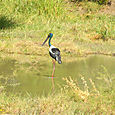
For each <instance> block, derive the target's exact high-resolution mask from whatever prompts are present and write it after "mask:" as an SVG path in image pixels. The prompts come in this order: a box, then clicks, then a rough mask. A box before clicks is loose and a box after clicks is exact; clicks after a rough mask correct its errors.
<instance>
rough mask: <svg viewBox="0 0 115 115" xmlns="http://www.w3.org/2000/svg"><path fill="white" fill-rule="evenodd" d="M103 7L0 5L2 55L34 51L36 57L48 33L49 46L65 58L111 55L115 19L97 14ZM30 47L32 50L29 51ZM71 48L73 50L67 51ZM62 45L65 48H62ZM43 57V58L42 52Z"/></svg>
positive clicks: (42, 3)
mask: <svg viewBox="0 0 115 115" xmlns="http://www.w3.org/2000/svg"><path fill="white" fill-rule="evenodd" d="M103 7H104V6H100V5H99V4H97V3H94V2H80V3H74V4H73V3H70V2H65V1H61V0H55V1H53V0H52V1H51V2H49V1H39V0H38V1H36V0H31V1H30V0H27V1H20V0H18V1H14V0H11V1H9V0H5V1H4V2H3V1H1V2H0V14H1V15H0V28H1V29H0V40H1V44H3V45H2V46H1V51H3V52H7V53H8V51H11V52H14V53H17V52H18V51H19V52H20V53H21V54H24V53H25V52H26V53H30V54H33V53H31V52H33V51H32V50H35V53H37V54H38V53H40V52H39V49H41V48H40V44H42V42H43V40H44V39H45V38H46V37H47V35H48V33H49V32H52V33H53V34H54V38H53V40H52V43H53V44H54V45H56V46H57V47H59V48H61V51H62V54H64V55H66V54H67V55H68V54H73V55H74V54H77V55H79V54H80V55H83V54H86V52H100V53H102V54H103V53H106V54H111V53H114V52H115V50H114V49H115V47H114V44H115V42H114V39H115V24H114V22H115V21H114V20H115V17H114V16H111V15H107V14H103V13H101V12H100V13H99V11H100V10H101V9H102V8H103ZM23 9H24V10H23ZM39 12H40V13H39ZM28 43H29V44H28ZM30 43H31V47H32V48H30V47H28V46H29V45H30ZM17 44H20V47H17ZM35 44H36V45H35ZM37 44H38V45H39V46H38V47H39V48H38V51H37V50H36V48H37ZM71 44H72V45H73V48H72V47H70V45H71ZM82 44H83V45H82ZM94 44H96V45H97V46H96V45H94ZM107 44H109V45H107ZM63 45H64V46H65V47H66V48H65V47H62V46H63ZM23 46H24V47H23ZM25 46H27V47H25ZM85 46H87V47H85ZM98 46H99V47H98ZM21 47H22V48H21ZM33 47H35V49H33ZM22 49H23V50H22ZM42 54H43V55H46V53H45V52H44V53H43V52H42Z"/></svg>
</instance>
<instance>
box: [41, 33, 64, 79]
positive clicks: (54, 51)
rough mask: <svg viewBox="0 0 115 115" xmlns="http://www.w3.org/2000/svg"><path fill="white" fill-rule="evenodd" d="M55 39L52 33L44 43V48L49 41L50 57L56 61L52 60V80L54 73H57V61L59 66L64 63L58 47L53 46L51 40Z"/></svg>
mask: <svg viewBox="0 0 115 115" xmlns="http://www.w3.org/2000/svg"><path fill="white" fill-rule="evenodd" d="M52 37H53V34H52V33H49V34H48V37H47V38H46V40H45V41H44V42H43V44H42V46H43V45H44V44H45V43H46V41H47V40H48V39H49V42H48V44H49V54H50V56H51V57H52V58H53V59H54V60H52V62H53V72H52V78H53V76H54V72H55V61H57V62H58V63H59V64H61V63H62V61H61V55H60V50H59V49H58V48H56V47H54V46H53V45H51V38H52Z"/></svg>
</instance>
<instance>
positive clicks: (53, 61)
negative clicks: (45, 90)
mask: <svg viewBox="0 0 115 115" xmlns="http://www.w3.org/2000/svg"><path fill="white" fill-rule="evenodd" d="M52 63H53V72H52V88H53V90H54V80H53V77H54V73H55V60H52Z"/></svg>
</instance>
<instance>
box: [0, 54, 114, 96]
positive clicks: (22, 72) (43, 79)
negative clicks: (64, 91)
mask: <svg viewBox="0 0 115 115" xmlns="http://www.w3.org/2000/svg"><path fill="white" fill-rule="evenodd" d="M51 73H52V63H49V62H39V63H37V64H36V65H33V66H32V65H31V64H28V63H25V64H18V63H17V62H16V61H15V60H10V59H4V60H2V59H1V60H0V83H1V84H2V85H4V86H5V91H6V92H7V93H8V94H10V93H12V94H13V93H14V94H29V95H32V96H42V95H45V96H46V95H47V94H48V93H51V92H52V79H51ZM100 73H101V74H100ZM107 74H108V75H109V77H110V78H112V77H114V76H115V58H114V57H109V56H108V57H107V56H97V55H94V56H89V57H87V58H78V59H77V60H76V61H72V62H68V63H67V62H64V60H63V63H62V64H61V65H59V64H56V71H55V77H54V85H55V91H58V90H59V89H60V86H63V85H64V84H65V81H63V79H62V78H65V77H69V76H71V77H72V79H74V80H77V81H78V85H79V87H80V88H81V89H83V83H82V80H81V76H83V77H84V79H85V80H86V81H87V83H88V85H89V87H90V83H89V78H91V79H92V80H93V82H94V83H95V84H96V86H97V87H98V85H104V82H102V81H103V80H98V79H97V78H101V77H102V75H105V76H106V75H107Z"/></svg>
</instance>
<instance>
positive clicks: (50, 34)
mask: <svg viewBox="0 0 115 115" xmlns="http://www.w3.org/2000/svg"><path fill="white" fill-rule="evenodd" d="M52 37H53V34H52V33H49V34H48V36H47V38H46V40H45V41H44V42H43V44H42V46H43V45H44V44H45V43H46V41H47V40H48V39H49V38H50V39H51V38H52Z"/></svg>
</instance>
